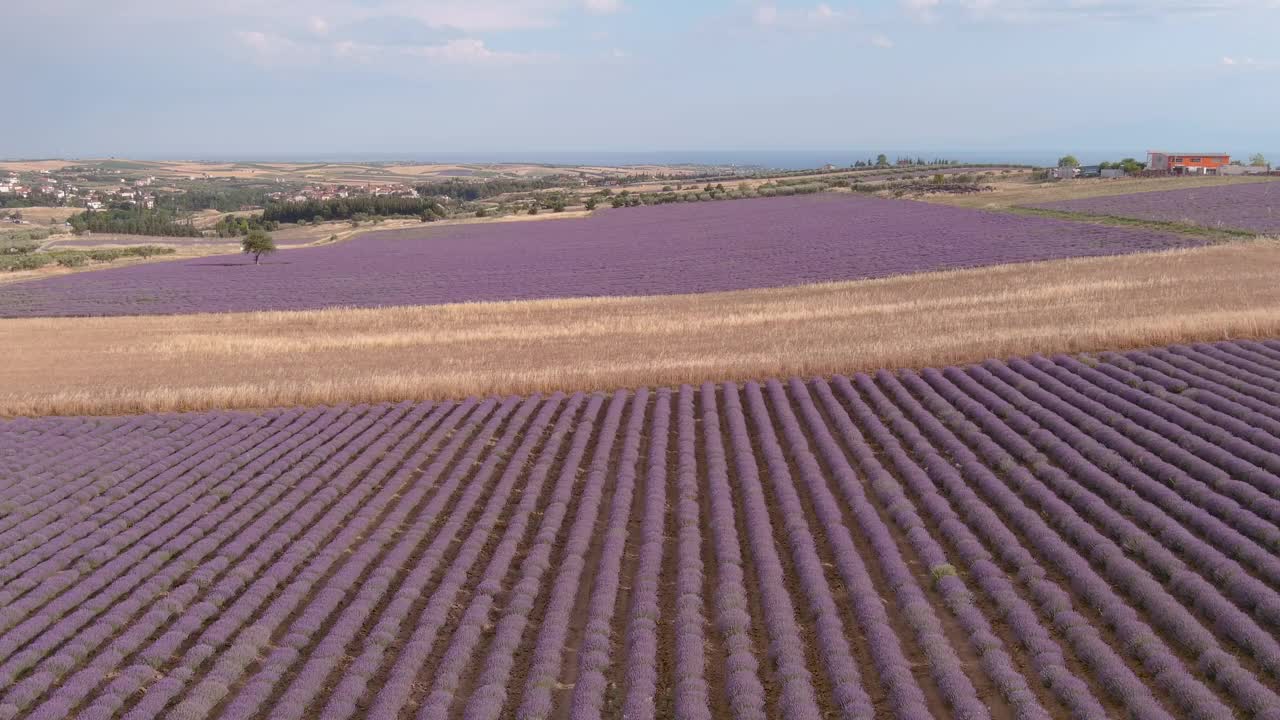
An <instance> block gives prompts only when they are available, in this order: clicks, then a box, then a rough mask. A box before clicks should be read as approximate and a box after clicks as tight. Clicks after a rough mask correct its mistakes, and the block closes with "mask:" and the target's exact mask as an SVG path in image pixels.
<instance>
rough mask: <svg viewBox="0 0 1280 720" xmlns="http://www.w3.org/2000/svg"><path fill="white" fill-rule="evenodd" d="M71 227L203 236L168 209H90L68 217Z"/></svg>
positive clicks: (75, 230) (82, 230) (100, 230)
mask: <svg viewBox="0 0 1280 720" xmlns="http://www.w3.org/2000/svg"><path fill="white" fill-rule="evenodd" d="M67 222H68V223H70V224H71V231H72V232H74V233H75V234H77V235H79V234H81V233H84V232H102V233H120V234H123V235H168V236H175V237H200V235H202V233H201V232H200V229H199V228H197V227H195V226H194V225H192V224H191V223H190V222H187V221H180V220H179V219H178V216H177V215H176V214H175V213H174V212H173V211H172V210H167V209H146V208H118V207H113V208H108V209H104V210H86V211H84V212H82V213H77V214H75V215H72V216H71V217H70V218H68V219H67Z"/></svg>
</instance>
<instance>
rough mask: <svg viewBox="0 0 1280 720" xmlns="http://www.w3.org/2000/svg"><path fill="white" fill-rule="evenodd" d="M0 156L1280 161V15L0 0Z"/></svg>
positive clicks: (1207, 9) (1142, 6)
mask: <svg viewBox="0 0 1280 720" xmlns="http://www.w3.org/2000/svg"><path fill="white" fill-rule="evenodd" d="M0 15H3V18H4V22H3V25H4V27H5V33H4V42H3V43H0V63H3V67H5V68H7V72H6V73H5V75H6V83H5V90H4V93H5V98H6V101H5V102H3V103H0V158H36V157H108V156H116V157H137V158H238V159H252V158H262V159H266V158H270V157H285V156H295V157H307V156H314V157H332V156H339V155H341V156H351V157H358V156H360V155H361V154H366V155H368V156H370V157H374V156H404V157H417V158H421V157H427V156H430V155H431V154H432V153H437V154H446V153H452V154H458V153H461V154H467V153H473V154H477V155H478V154H481V153H483V154H486V155H492V154H502V153H512V154H515V153H524V154H530V153H533V154H537V153H557V152H561V153H563V152H569V151H573V152H585V153H590V152H602V151H617V152H637V151H655V150H664V151H687V150H700V151H736V150H777V151H801V150H833V149H848V148H857V149H875V148H898V149H910V150H915V151H919V152H931V151H948V150H966V151H975V152H986V151H991V152H996V151H1005V150H1010V149H1015V150H1022V149H1026V150H1032V149H1035V150H1051V151H1055V152H1057V151H1061V152H1063V153H1066V152H1076V153H1081V154H1089V153H1096V152H1110V151H1116V152H1118V153H1124V154H1135V153H1139V154H1140V153H1142V152H1144V151H1145V150H1146V149H1149V148H1166V149H1184V150H1189V151H1200V152H1209V151H1220V150H1225V151H1231V152H1235V153H1237V154H1239V153H1244V152H1253V151H1265V150H1275V151H1280V123H1278V122H1277V118H1280V0H1056V1H1055V0H849V1H848V2H842V1H840V0H829V1H828V2H810V1H808V0H804V1H802V2H784V1H783V0H777V1H776V2H754V1H748V0H697V1H694V0H216V1H211V2H210V1H205V0H200V1H195V0H115V1H114V2H110V3H103V2H101V0H0Z"/></svg>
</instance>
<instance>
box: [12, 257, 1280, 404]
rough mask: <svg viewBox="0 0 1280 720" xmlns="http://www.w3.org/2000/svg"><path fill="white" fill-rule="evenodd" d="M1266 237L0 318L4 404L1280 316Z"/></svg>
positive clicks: (1184, 330) (496, 376) (944, 349)
mask: <svg viewBox="0 0 1280 720" xmlns="http://www.w3.org/2000/svg"><path fill="white" fill-rule="evenodd" d="M1278 264H1280V244H1277V243H1275V242H1267V241H1259V242H1252V243H1238V244H1229V245H1219V246H1212V247H1204V248H1198V249H1193V250H1178V251H1170V252H1162V253H1153V254H1144V255H1130V256H1124V257H1108V258H1095V259H1084V260H1065V261H1052V262H1043V263H1032V264H1022V265H1011V266H1000V267H992V268H983V269H975V270H962V271H951V272H942V273H929V274H922V275H912V276H904V277H896V278H888V279H882V280H871V281H857V282H845V283H830V284H821V285H809V286H801V287H792V288H780V289H771V290H749V291H737V292H727V293H710V294H702V295H679V296H665V297H644V298H599V299H571V300H550V301H535V302H512V303H483V304H470V305H446V306H434V307H410V308H386V309H364V310H348V309H335V310H323V311H310V312H262V313H244V314H222V315H189V316H166V317H122V318H63V319H23V320H6V321H3V322H0V346H3V347H5V348H6V349H7V350H8V352H7V353H6V363H5V365H4V367H3V370H0V414H3V415H44V414H113V413H129V412H153V411H169V410H196V409H208V408H255V407H268V406H279V405H295V404H313V403H337V402H347V401H381V400H405V399H434V398H456V397H460V396H464V395H472V394H492V393H530V392H537V391H546V390H561V389H571V390H590V389H609V388H617V387H627V386H638V385H670V384H676V383H681V382H704V381H717V380H742V379H750V378H761V377H768V376H788V375H822V374H830V373H836V372H841V373H848V372H854V371H859V370H869V369H874V368H880V367H922V366H930V365H932V366H938V365H948V364H955V363H965V362H972V361H977V360H981V359H985V358H989V357H1007V356H1011V355H1019V354H1025V353H1034V352H1072V351H1091V350H1102V349H1107V350H1118V349H1125V348H1137V347H1146V346H1151V345H1159V344H1170V343H1180V342H1192V341H1209V340H1221V339H1227V338H1247V337H1263V336H1276V335H1280V283H1276V282H1275V277H1274V268H1275V267H1277V265H1278Z"/></svg>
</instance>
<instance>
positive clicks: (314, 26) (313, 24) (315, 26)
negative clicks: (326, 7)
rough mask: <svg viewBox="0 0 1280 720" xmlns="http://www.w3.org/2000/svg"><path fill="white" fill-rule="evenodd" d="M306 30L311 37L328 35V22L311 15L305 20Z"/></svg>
mask: <svg viewBox="0 0 1280 720" xmlns="http://www.w3.org/2000/svg"><path fill="white" fill-rule="evenodd" d="M307 29H308V30H310V31H311V33H312V34H313V35H321V36H324V35H328V34H329V30H330V27H329V21H328V20H325V19H324V18H322V17H320V16H318V15H312V16H311V17H310V18H308V19H307Z"/></svg>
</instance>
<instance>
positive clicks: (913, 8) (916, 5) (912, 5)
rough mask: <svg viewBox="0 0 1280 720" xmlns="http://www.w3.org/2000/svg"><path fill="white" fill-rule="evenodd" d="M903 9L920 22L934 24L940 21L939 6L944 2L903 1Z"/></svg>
mask: <svg viewBox="0 0 1280 720" xmlns="http://www.w3.org/2000/svg"><path fill="white" fill-rule="evenodd" d="M901 3H902V9H903V10H905V11H906V13H907V15H909V16H910V17H911V18H913V19H915V20H918V21H920V22H933V21H934V20H937V19H938V13H937V11H938V6H939V5H941V4H942V0H901Z"/></svg>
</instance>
